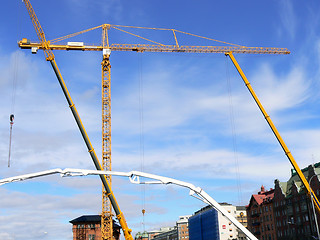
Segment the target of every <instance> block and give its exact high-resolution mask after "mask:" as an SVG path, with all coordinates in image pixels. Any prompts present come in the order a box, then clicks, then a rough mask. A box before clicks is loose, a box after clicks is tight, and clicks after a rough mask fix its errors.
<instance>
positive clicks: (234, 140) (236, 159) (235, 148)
mask: <svg viewBox="0 0 320 240" xmlns="http://www.w3.org/2000/svg"><path fill="white" fill-rule="evenodd" d="M226 77H227V89H228V98H229V116H230V124H231V134H232V146H233V155H234V167H235V173H236V174H235V175H236V183H237V189H238V201H239V205H240V204H241V203H242V189H241V178H240V169H239V157H238V144H237V133H236V127H235V117H234V106H233V100H232V88H231V82H230V71H229V61H228V58H227V57H226Z"/></svg>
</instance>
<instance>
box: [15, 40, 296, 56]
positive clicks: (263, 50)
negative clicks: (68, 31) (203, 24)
mask: <svg viewBox="0 0 320 240" xmlns="http://www.w3.org/2000/svg"><path fill="white" fill-rule="evenodd" d="M19 47H20V48H22V49H34V48H37V49H43V45H42V44H40V43H37V42H30V41H29V40H27V39H23V40H22V41H20V42H19ZM49 48H50V49H52V50H81V51H103V46H97V45H84V44H83V42H81V43H79V44H76V43H75V42H72V44H70V43H69V44H66V45H60V44H49ZM109 49H110V50H111V51H137V52H188V53H228V52H233V53H247V54H289V53H290V51H289V50H288V49H287V48H270V47H242V46H240V47H237V46H177V45H162V44H116V43H113V44H111V45H110V46H109Z"/></svg>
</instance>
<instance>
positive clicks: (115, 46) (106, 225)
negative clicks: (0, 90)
mask: <svg viewBox="0 0 320 240" xmlns="http://www.w3.org/2000/svg"><path fill="white" fill-rule="evenodd" d="M24 3H25V4H26V6H27V8H28V11H29V15H30V17H31V19H32V22H33V24H34V27H35V29H36V32H37V34H38V38H39V41H40V42H30V41H29V40H28V39H26V38H23V39H22V40H21V41H19V46H20V48H22V49H31V50H32V52H33V53H36V52H37V51H38V50H39V49H42V50H44V53H45V57H46V60H47V61H50V62H51V65H52V67H53V69H54V71H55V73H56V75H57V78H58V80H59V83H60V85H61V87H62V89H63V91H64V93H65V96H66V98H67V100H68V103H69V106H70V108H71V111H72V113H73V115H74V117H75V119H76V121H77V124H78V126H79V129H80V131H81V133H82V136H83V138H84V140H85V142H86V144H87V147H88V150H89V152H90V155H91V157H92V159H93V161H94V163H95V165H96V167H97V169H98V170H100V169H103V170H109V171H110V170H111V111H110V109H111V92H110V89H111V72H110V69H111V64H110V54H111V52H112V51H135V52H179V53H223V54H225V55H226V56H228V57H229V58H230V60H231V61H232V62H233V64H234V66H235V67H236V69H237V71H238V72H239V74H240V76H241V78H242V80H243V81H244V83H245V85H246V86H247V88H248V90H249V92H250V93H251V95H252V97H253V98H254V100H255V102H256V104H257V105H258V107H259V109H260V111H261V112H262V114H263V116H264V117H265V119H266V121H267V123H268V124H269V126H270V128H271V130H272V131H273V133H274V135H275V137H276V138H277V140H278V142H279V143H280V145H281V147H282V149H283V150H284V152H285V154H286V156H287V158H288V160H289V161H290V163H291V165H292V166H293V168H294V169H295V171H296V172H297V174H298V176H299V177H300V179H301V181H302V183H303V184H304V186H305V188H306V190H307V193H308V195H309V196H310V197H311V199H312V200H313V201H314V203H315V205H316V207H317V210H318V212H319V213H320V202H319V200H318V199H317V197H316V195H315V194H314V192H313V190H312V189H311V188H310V186H309V183H308V181H307V180H306V178H305V176H304V175H303V173H302V171H301V169H300V168H299V166H298V165H297V163H296V161H295V159H294V158H293V156H292V154H291V153H290V151H289V149H288V147H287V146H286V144H285V143H284V141H283V139H282V138H281V136H280V134H279V132H278V130H277V129H276V127H275V125H274V124H273V122H272V120H271V118H270V116H269V115H268V114H267V113H266V111H265V110H264V108H263V106H262V104H261V102H260V101H259V99H258V97H257V95H256V94H255V92H254V90H253V88H252V86H251V84H250V82H249V81H248V80H247V78H246V76H245V74H244V73H243V71H242V69H241V68H240V66H239V64H238V63H237V61H236V59H235V58H234V55H233V54H234V53H246V54H289V53H290V51H289V50H288V49H286V48H270V47H246V46H241V45H237V44H231V43H227V42H223V41H218V40H215V39H211V38H207V37H202V36H199V35H195V34H191V33H186V32H182V31H179V30H176V29H165V28H146V27H134V26H121V25H111V24H103V25H99V26H97V27H93V28H90V29H86V30H83V31H80V32H76V33H73V34H70V35H67V36H63V37H60V38H57V39H53V40H51V41H47V40H46V39H45V36H44V32H43V30H42V28H41V26H40V23H39V21H38V19H37V17H36V15H35V13H34V11H33V9H32V7H31V4H30V2H29V0H24ZM98 28H101V29H102V44H101V45H99V46H97V45H85V44H84V43H83V42H69V43H68V44H56V43H57V42H60V41H62V40H65V39H68V38H71V37H75V36H77V35H80V34H82V33H86V32H89V31H92V30H95V29H98ZM124 28H131V29H133V28H135V29H150V30H160V31H171V32H172V33H173V36H174V43H175V44H172V45H167V44H162V43H159V42H156V41H154V40H151V39H148V38H145V37H142V36H139V35H137V34H134V33H131V32H128V31H126V30H124ZM110 29H115V30H118V31H121V32H124V33H127V34H130V35H132V36H135V37H137V38H140V39H143V40H144V41H147V42H150V43H152V44H141V43H134V44H122V43H111V44H110V43H109V37H108V31H109V30H110ZM176 33H180V34H186V35H189V36H193V37H198V38H203V39H206V40H210V41H214V42H218V43H219V44H223V46H186V45H180V44H179V41H178V38H177V34H176ZM52 50H82V51H102V52H103V60H102V63H101V65H102V167H101V165H100V164H98V163H99V161H98V159H97V157H96V155H95V153H94V150H93V148H92V146H91V144H88V142H89V138H88V136H87V134H86V133H85V132H84V128H83V125H82V123H81V121H80V118H79V115H78V113H77V112H76V110H75V107H74V104H73V103H72V102H70V100H71V98H70V95H69V93H68V91H67V88H66V86H65V84H64V81H63V79H62V77H61V73H60V72H59V70H58V68H57V65H56V63H55V60H54V55H53V53H52ZM89 143H90V142H89ZM101 179H102V181H103V183H104V190H103V194H102V195H103V201H102V205H103V206H102V217H101V222H102V239H112V235H111V234H112V225H111V224H112V221H111V215H112V213H111V206H110V204H111V205H112V206H113V208H114V210H115V213H116V215H117V217H118V219H119V222H120V225H121V227H122V229H123V231H124V235H125V238H126V239H132V236H131V234H130V229H128V228H127V225H126V222H125V220H124V217H123V214H122V213H121V212H120V213H119V212H118V211H117V210H119V211H120V209H119V208H118V206H117V205H114V201H115V198H114V196H113V194H112V191H111V188H110V186H111V177H110V176H109V177H103V178H101ZM108 187H109V189H108ZM111 196H112V197H111ZM115 203H116V202H115Z"/></svg>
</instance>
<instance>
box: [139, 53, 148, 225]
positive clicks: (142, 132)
mask: <svg viewBox="0 0 320 240" xmlns="http://www.w3.org/2000/svg"><path fill="white" fill-rule="evenodd" d="M142 54H143V52H141V53H140V54H139V72H140V74H139V122H140V159H141V160H140V161H141V172H143V171H144V111H143V110H144V108H143V76H142V74H143V62H142ZM141 195H142V197H141V199H142V203H141V206H142V210H141V212H142V226H143V231H145V212H146V210H145V209H146V207H145V202H146V187H145V185H142V186H141Z"/></svg>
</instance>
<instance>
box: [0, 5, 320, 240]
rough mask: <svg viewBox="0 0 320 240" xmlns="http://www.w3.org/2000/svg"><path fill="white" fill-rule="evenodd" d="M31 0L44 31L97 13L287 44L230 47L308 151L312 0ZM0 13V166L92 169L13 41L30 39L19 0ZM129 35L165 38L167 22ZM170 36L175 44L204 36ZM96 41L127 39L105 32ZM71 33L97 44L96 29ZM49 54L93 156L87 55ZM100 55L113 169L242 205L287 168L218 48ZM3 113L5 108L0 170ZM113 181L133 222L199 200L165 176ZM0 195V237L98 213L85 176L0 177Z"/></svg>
mask: <svg viewBox="0 0 320 240" xmlns="http://www.w3.org/2000/svg"><path fill="white" fill-rule="evenodd" d="M32 5H33V7H34V9H35V11H36V14H37V16H38V18H39V21H40V23H41V25H42V27H43V29H44V31H45V33H46V36H47V39H53V38H56V37H60V36H64V35H67V34H70V33H73V32H77V31H80V30H83V29H87V28H91V27H94V26H98V25H101V24H103V23H110V24H119V25H131V26H146V27H160V28H174V29H178V30H181V31H185V32H190V33H194V34H197V35H201V36H206V37H209V38H214V39H218V40H222V41H226V42H232V43H235V44H239V45H245V46H250V47H256V46H261V47H285V48H288V49H289V50H290V51H291V54H290V55H239V54H237V55H235V57H236V59H237V60H238V62H239V64H240V66H241V67H242V69H243V71H244V72H245V74H246V75H247V77H248V79H249V81H250V82H251V83H252V86H253V88H254V90H255V91H256V93H257V95H258V97H259V98H260V100H261V102H262V104H263V105H264V107H265V109H266V111H267V112H268V113H269V115H270V116H271V118H272V120H273V122H274V123H275V125H276V127H277V128H278V130H279V132H280V134H281V135H282V137H283V138H284V140H285V142H286V143H287V145H288V147H289V149H290V150H291V152H292V153H293V156H294V157H295V159H296V161H297V163H298V165H299V166H300V167H301V168H303V167H306V166H308V165H309V164H312V163H315V162H319V161H320V151H319V142H320V130H319V128H320V121H319V118H320V114H319V108H318V106H319V101H320V98H319V97H320V96H319V90H318V89H319V80H318V79H319V74H320V72H319V63H320V61H319V60H320V58H319V53H320V41H319V40H320V32H319V30H318V29H319V22H320V21H319V18H320V14H319V11H318V9H319V7H320V6H319V5H320V3H319V2H318V1H316V0H311V1H308V2H296V1H288V0H286V1H265V2H263V1H215V2H213V1H200V2H194V1H180V0H177V1H166V0H165V1H161V3H157V2H155V1H144V0H142V1H117V0H111V1H108V2H105V1H99V0H97V1H89V0H77V1H76V0H65V1H61V0H57V1H39V0H34V1H32ZM0 20H1V21H0V36H1V38H0V94H1V103H0V108H1V111H0V139H1V140H0V150H1V151H0V164H1V166H2V167H1V168H0V178H4V177H9V176H14V175H18V174H25V173H30V172H36V171H42V170H47V169H51V168H57V167H59V168H66V167H72V168H87V169H94V166H93V164H92V161H91V159H90V157H89V155H88V153H87V150H86V147H85V144H84V143H83V140H82V138H81V136H80V133H79V131H78V129H77V127H76V124H75V122H74V120H73V118H72V115H71V112H70V110H69V109H68V106H67V103H66V101H65V99H64V96H63V94H62V91H61V90H60V87H59V85H58V82H57V80H56V78H55V76H54V73H53V71H52V69H51V66H50V64H49V63H48V62H46V61H45V59H44V55H43V53H42V52H41V51H39V52H38V54H37V55H32V54H31V53H30V51H28V50H24V51H22V50H19V49H18V46H17V41H18V40H20V39H21V38H22V37H26V38H29V39H31V40H34V41H36V40H37V36H36V34H35V31H34V29H33V26H32V23H31V20H30V18H29V16H28V14H27V10H26V8H25V6H24V4H23V3H22V2H21V1H5V2H4V3H3V4H2V8H1V9H0ZM143 34H146V36H148V37H150V36H153V37H154V38H155V39H156V41H161V42H165V43H169V44H173V43H174V42H173V38H172V35H171V34H167V33H157V32H143ZM178 38H179V40H181V41H182V42H181V44H183V45H194V44H198V45H209V44H210V45H213V44H214V43H212V42H209V41H199V40H197V39H192V38H190V37H183V36H181V35H178ZM110 40H111V41H114V42H115V43H124V42H127V43H128V42H129V43H130V41H133V39H131V38H127V37H125V36H124V35H121V34H119V33H117V32H115V31H110ZM70 41H71V40H70ZM72 41H83V42H85V43H92V44H99V43H100V41H101V32H100V30H95V32H92V33H90V34H84V35H81V36H79V37H77V38H75V39H74V40H72ZM55 56H56V61H57V64H58V66H59V67H60V70H61V72H62V75H63V77H64V79H65V81H66V84H67V86H68V88H69V90H70V93H71V95H72V97H73V100H74V102H75V104H76V106H77V108H78V111H79V113H80V115H81V117H82V120H83V123H84V125H85V127H86V130H87V132H88V134H89V137H90V138H91V141H92V143H93V146H94V148H95V149H96V151H97V153H98V154H99V156H100V155H101V137H100V135H101V130H100V128H101V100H100V99H101V97H100V89H101V87H100V84H101V79H100V76H101V69H100V68H101V65H100V63H101V57H102V56H101V53H99V52H65V51H61V52H55ZM111 65H112V70H111V75H112V77H111V79H112V168H113V170H115V171H131V170H143V171H145V172H150V173H154V174H158V175H162V176H168V177H172V178H176V179H179V180H182V181H187V182H191V183H193V184H194V185H196V186H200V187H202V188H203V189H204V190H205V191H206V192H208V193H209V194H210V195H211V196H212V197H213V198H215V199H216V200H217V201H219V202H229V203H232V204H237V205H240V204H241V205H246V204H248V202H249V198H250V195H251V194H253V193H255V192H257V191H258V190H259V188H260V187H261V185H262V184H263V185H264V186H266V188H271V187H273V181H274V180H275V179H279V180H280V181H286V180H287V179H288V178H289V176H290V169H291V166H290V163H289V162H288V160H287V158H286V157H285V155H284V153H283V152H282V149H281V147H280V146H279V144H278V142H277V140H276V139H275V137H274V136H273V135H272V133H271V130H270V129H269V127H268V125H267V123H266V122H265V120H264V118H263V117H262V115H261V113H260V112H259V110H258V108H257V106H256V105H255V103H254V101H253V99H252V98H251V96H250V94H249V93H248V91H247V89H246V88H245V86H244V84H243V83H242V80H241V79H240V77H239V76H238V74H237V72H236V70H235V69H234V67H233V65H232V63H231V62H230V60H229V59H227V58H226V57H225V56H224V55H223V54H207V55H201V54H180V53H130V52H112V53H111ZM13 82H16V85H15V86H16V92H15V95H14V96H15V101H14V104H13V101H12V96H13ZM141 106H143V107H141ZM11 113H14V114H15V116H16V118H15V124H14V126H13V142H12V159H11V167H10V168H8V167H7V161H8V145H9V115H10V114H11ZM141 114H143V120H141V118H140V115H141ZM141 124H142V125H143V131H142V130H141V127H140V126H141ZM141 135H143V139H144V141H143V145H141V141H140V138H141ZM142 148H143V149H144V151H141V149H142ZM113 190H114V192H115V195H116V198H117V201H118V202H119V205H120V208H121V210H122V211H123V212H124V214H125V217H126V219H127V222H128V225H129V227H130V228H132V229H133V231H134V232H137V231H141V230H143V229H144V228H145V229H146V230H152V229H158V228H160V227H163V226H172V225H174V223H175V221H176V220H177V219H178V217H179V216H181V215H189V214H192V213H193V212H195V211H196V210H198V209H199V208H201V207H202V206H203V204H202V203H201V202H199V201H198V200H196V199H193V198H190V197H189V196H188V191H187V190H184V189H180V188H178V187H174V186H146V187H145V190H144V189H143V188H142V187H140V186H134V185H132V184H130V183H129V181H128V180H127V179H122V178H116V177H114V178H113ZM144 192H145V193H144ZM0 194H1V198H0V222H1V223H2V224H0V238H1V239H2V240H13V239H17V240H19V239H26V240H28V239H50V240H51V239H58V240H60V239H61V240H62V239H72V231H71V224H70V223H69V222H68V221H69V220H72V219H74V218H76V217H78V216H80V215H83V214H98V213H100V211H101V186H100V182H99V179H98V178H97V177H87V178H84V177H82V178H60V177H59V176H51V177H45V178H41V179H35V180H30V181H27V182H22V183H13V184H8V185H4V186H1V188H0ZM144 196H145V197H144ZM143 205H145V209H146V215H145V220H144V227H143V225H142V214H141V209H142V206H143ZM30 226H32V227H30Z"/></svg>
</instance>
